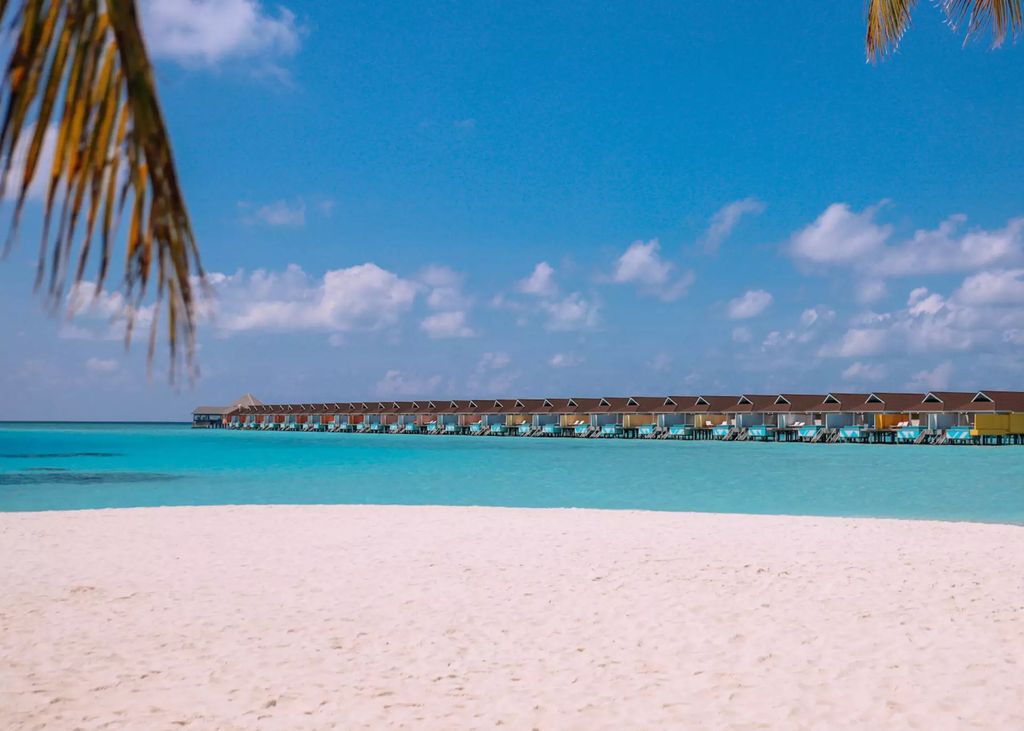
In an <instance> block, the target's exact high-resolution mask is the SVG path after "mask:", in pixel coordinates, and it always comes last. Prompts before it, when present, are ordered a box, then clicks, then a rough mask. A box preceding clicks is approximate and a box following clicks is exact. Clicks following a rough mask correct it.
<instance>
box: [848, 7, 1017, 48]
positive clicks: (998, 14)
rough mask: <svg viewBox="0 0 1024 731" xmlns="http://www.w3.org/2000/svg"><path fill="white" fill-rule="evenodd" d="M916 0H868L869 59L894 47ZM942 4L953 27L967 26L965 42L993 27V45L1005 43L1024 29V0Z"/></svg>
mask: <svg viewBox="0 0 1024 731" xmlns="http://www.w3.org/2000/svg"><path fill="white" fill-rule="evenodd" d="M915 5H916V0H869V2H868V12H867V37H866V40H865V46H866V49H867V55H868V60H875V59H878V58H880V57H884V56H886V55H887V54H888V53H890V52H891V51H893V50H894V49H895V48H896V47H897V46H898V45H899V42H900V39H901V38H902V37H903V34H904V33H905V32H906V30H907V28H909V27H910V20H911V12H912V11H913V9H914V6H915ZM939 5H940V7H941V8H942V10H943V11H944V12H945V14H946V18H947V20H948V21H949V24H950V26H951V27H952V28H953V29H954V30H959V29H960V28H966V32H965V36H966V37H965V42H966V40H968V39H970V38H972V37H973V36H976V35H979V34H980V33H983V32H984V31H985V30H986V29H989V28H990V29H991V31H992V47H993V48H996V47H998V46H1001V45H1002V44H1003V41H1005V40H1006V36H1007V34H1012V35H1013V37H1014V38H1016V37H1017V34H1018V33H1020V32H1021V30H1022V29H1024V0H941V2H940V3H939Z"/></svg>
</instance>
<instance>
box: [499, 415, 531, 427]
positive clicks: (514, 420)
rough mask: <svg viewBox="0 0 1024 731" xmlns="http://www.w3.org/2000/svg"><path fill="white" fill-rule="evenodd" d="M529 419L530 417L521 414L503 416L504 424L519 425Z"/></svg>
mask: <svg viewBox="0 0 1024 731" xmlns="http://www.w3.org/2000/svg"><path fill="white" fill-rule="evenodd" d="M529 421H530V419H529V418H528V417H526V416H524V415H523V414H509V415H508V416H506V417H505V426H519V425H520V424H526V423H527V422H529Z"/></svg>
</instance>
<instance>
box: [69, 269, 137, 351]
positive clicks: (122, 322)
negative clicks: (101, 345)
mask: <svg viewBox="0 0 1024 731" xmlns="http://www.w3.org/2000/svg"><path fill="white" fill-rule="evenodd" d="M155 310H156V308H155V307H154V305H143V306H140V307H134V306H132V305H130V304H129V303H128V301H127V300H126V299H125V297H124V295H123V294H121V293H120V292H118V291H110V290H99V291H98V290H97V289H96V284H95V283H94V282H90V281H83V282H78V283H77V284H75V285H74V286H72V287H71V289H70V291H69V292H68V296H67V314H68V319H67V320H66V321H65V322H64V323H62V325H61V329H60V337H62V338H66V339H69V340H123V339H124V336H125V329H126V327H127V325H128V321H129V319H132V320H133V327H134V330H135V332H139V331H145V330H146V329H147V328H149V326H150V325H151V324H152V322H153V315H154V313H155Z"/></svg>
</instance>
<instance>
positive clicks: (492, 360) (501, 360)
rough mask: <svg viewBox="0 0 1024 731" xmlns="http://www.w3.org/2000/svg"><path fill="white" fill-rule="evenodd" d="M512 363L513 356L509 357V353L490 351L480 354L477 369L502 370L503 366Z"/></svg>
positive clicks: (506, 366) (505, 366)
mask: <svg viewBox="0 0 1024 731" xmlns="http://www.w3.org/2000/svg"><path fill="white" fill-rule="evenodd" d="M510 363H512V358H511V357H509V354H508V353H505V352H502V351H497V352H488V353H484V354H483V355H482V356H480V361H479V362H478V363H477V369H478V370H481V371H500V370H502V369H503V368H508V366H509V364H510Z"/></svg>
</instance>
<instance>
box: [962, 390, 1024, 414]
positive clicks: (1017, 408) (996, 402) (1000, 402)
mask: <svg viewBox="0 0 1024 731" xmlns="http://www.w3.org/2000/svg"><path fill="white" fill-rule="evenodd" d="M967 410H968V411H1014V412H1018V413H1020V412H1024V392H1022V391H978V393H976V394H975V395H974V398H972V399H971V402H970V403H969V404H968V406H967Z"/></svg>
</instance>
